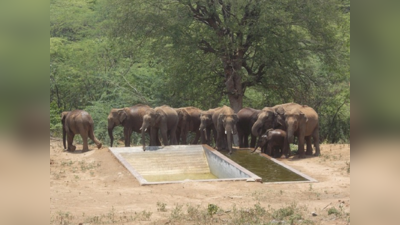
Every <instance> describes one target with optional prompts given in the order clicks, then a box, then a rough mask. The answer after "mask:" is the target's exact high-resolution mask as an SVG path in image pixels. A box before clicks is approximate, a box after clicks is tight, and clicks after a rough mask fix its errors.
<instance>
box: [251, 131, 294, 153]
mask: <svg viewBox="0 0 400 225" xmlns="http://www.w3.org/2000/svg"><path fill="white" fill-rule="evenodd" d="M286 138H287V134H286V132H285V131H284V130H281V129H268V130H267V131H266V132H265V134H263V135H261V137H259V139H258V141H257V145H256V146H255V148H254V150H253V151H252V152H254V151H255V150H256V149H257V148H258V147H260V148H261V152H263V153H266V154H267V155H269V156H273V157H276V158H279V157H281V155H282V153H283V151H284V149H286V148H289V146H285V145H289V142H288V141H287V140H286Z"/></svg>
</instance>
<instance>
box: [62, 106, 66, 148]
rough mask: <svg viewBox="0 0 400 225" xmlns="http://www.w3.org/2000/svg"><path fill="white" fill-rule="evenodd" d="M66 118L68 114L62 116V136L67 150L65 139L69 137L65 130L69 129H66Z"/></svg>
mask: <svg viewBox="0 0 400 225" xmlns="http://www.w3.org/2000/svg"><path fill="white" fill-rule="evenodd" d="M65 117H66V113H62V115H61V123H62V135H63V145H64V149H67V146H66V144H65V139H66V136H67V132H66V130H65V129H67V127H65Z"/></svg>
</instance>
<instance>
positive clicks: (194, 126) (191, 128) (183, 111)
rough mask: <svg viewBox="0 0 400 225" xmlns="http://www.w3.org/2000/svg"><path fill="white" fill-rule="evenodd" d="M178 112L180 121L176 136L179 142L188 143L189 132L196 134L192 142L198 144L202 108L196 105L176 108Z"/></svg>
mask: <svg viewBox="0 0 400 225" xmlns="http://www.w3.org/2000/svg"><path fill="white" fill-rule="evenodd" d="M176 112H177V113H178V117H179V122H178V127H177V129H176V137H177V142H178V144H179V143H180V144H184V145H186V144H187V140H186V139H187V135H188V133H189V132H193V133H195V134H196V136H195V138H194V140H193V141H192V143H191V144H197V143H198V142H199V138H200V130H199V128H200V123H201V121H200V113H201V110H200V109H199V108H196V107H192V106H189V107H183V108H178V109H176Z"/></svg>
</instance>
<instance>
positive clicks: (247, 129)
mask: <svg viewBox="0 0 400 225" xmlns="http://www.w3.org/2000/svg"><path fill="white" fill-rule="evenodd" d="M260 112H261V110H258V109H253V108H249V107H246V108H243V109H241V110H239V112H238V113H237V116H238V122H237V124H236V127H237V131H238V136H239V147H240V148H248V147H249V136H251V143H250V147H252V148H254V146H255V145H256V139H257V136H255V135H253V134H252V132H251V128H252V127H253V124H254V123H255V122H256V121H257V118H258V114H259V113H260Z"/></svg>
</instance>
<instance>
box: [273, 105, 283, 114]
mask: <svg viewBox="0 0 400 225" xmlns="http://www.w3.org/2000/svg"><path fill="white" fill-rule="evenodd" d="M274 113H275V114H278V115H283V114H285V109H284V108H283V107H282V106H279V107H278V108H277V109H275V112H274Z"/></svg>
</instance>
